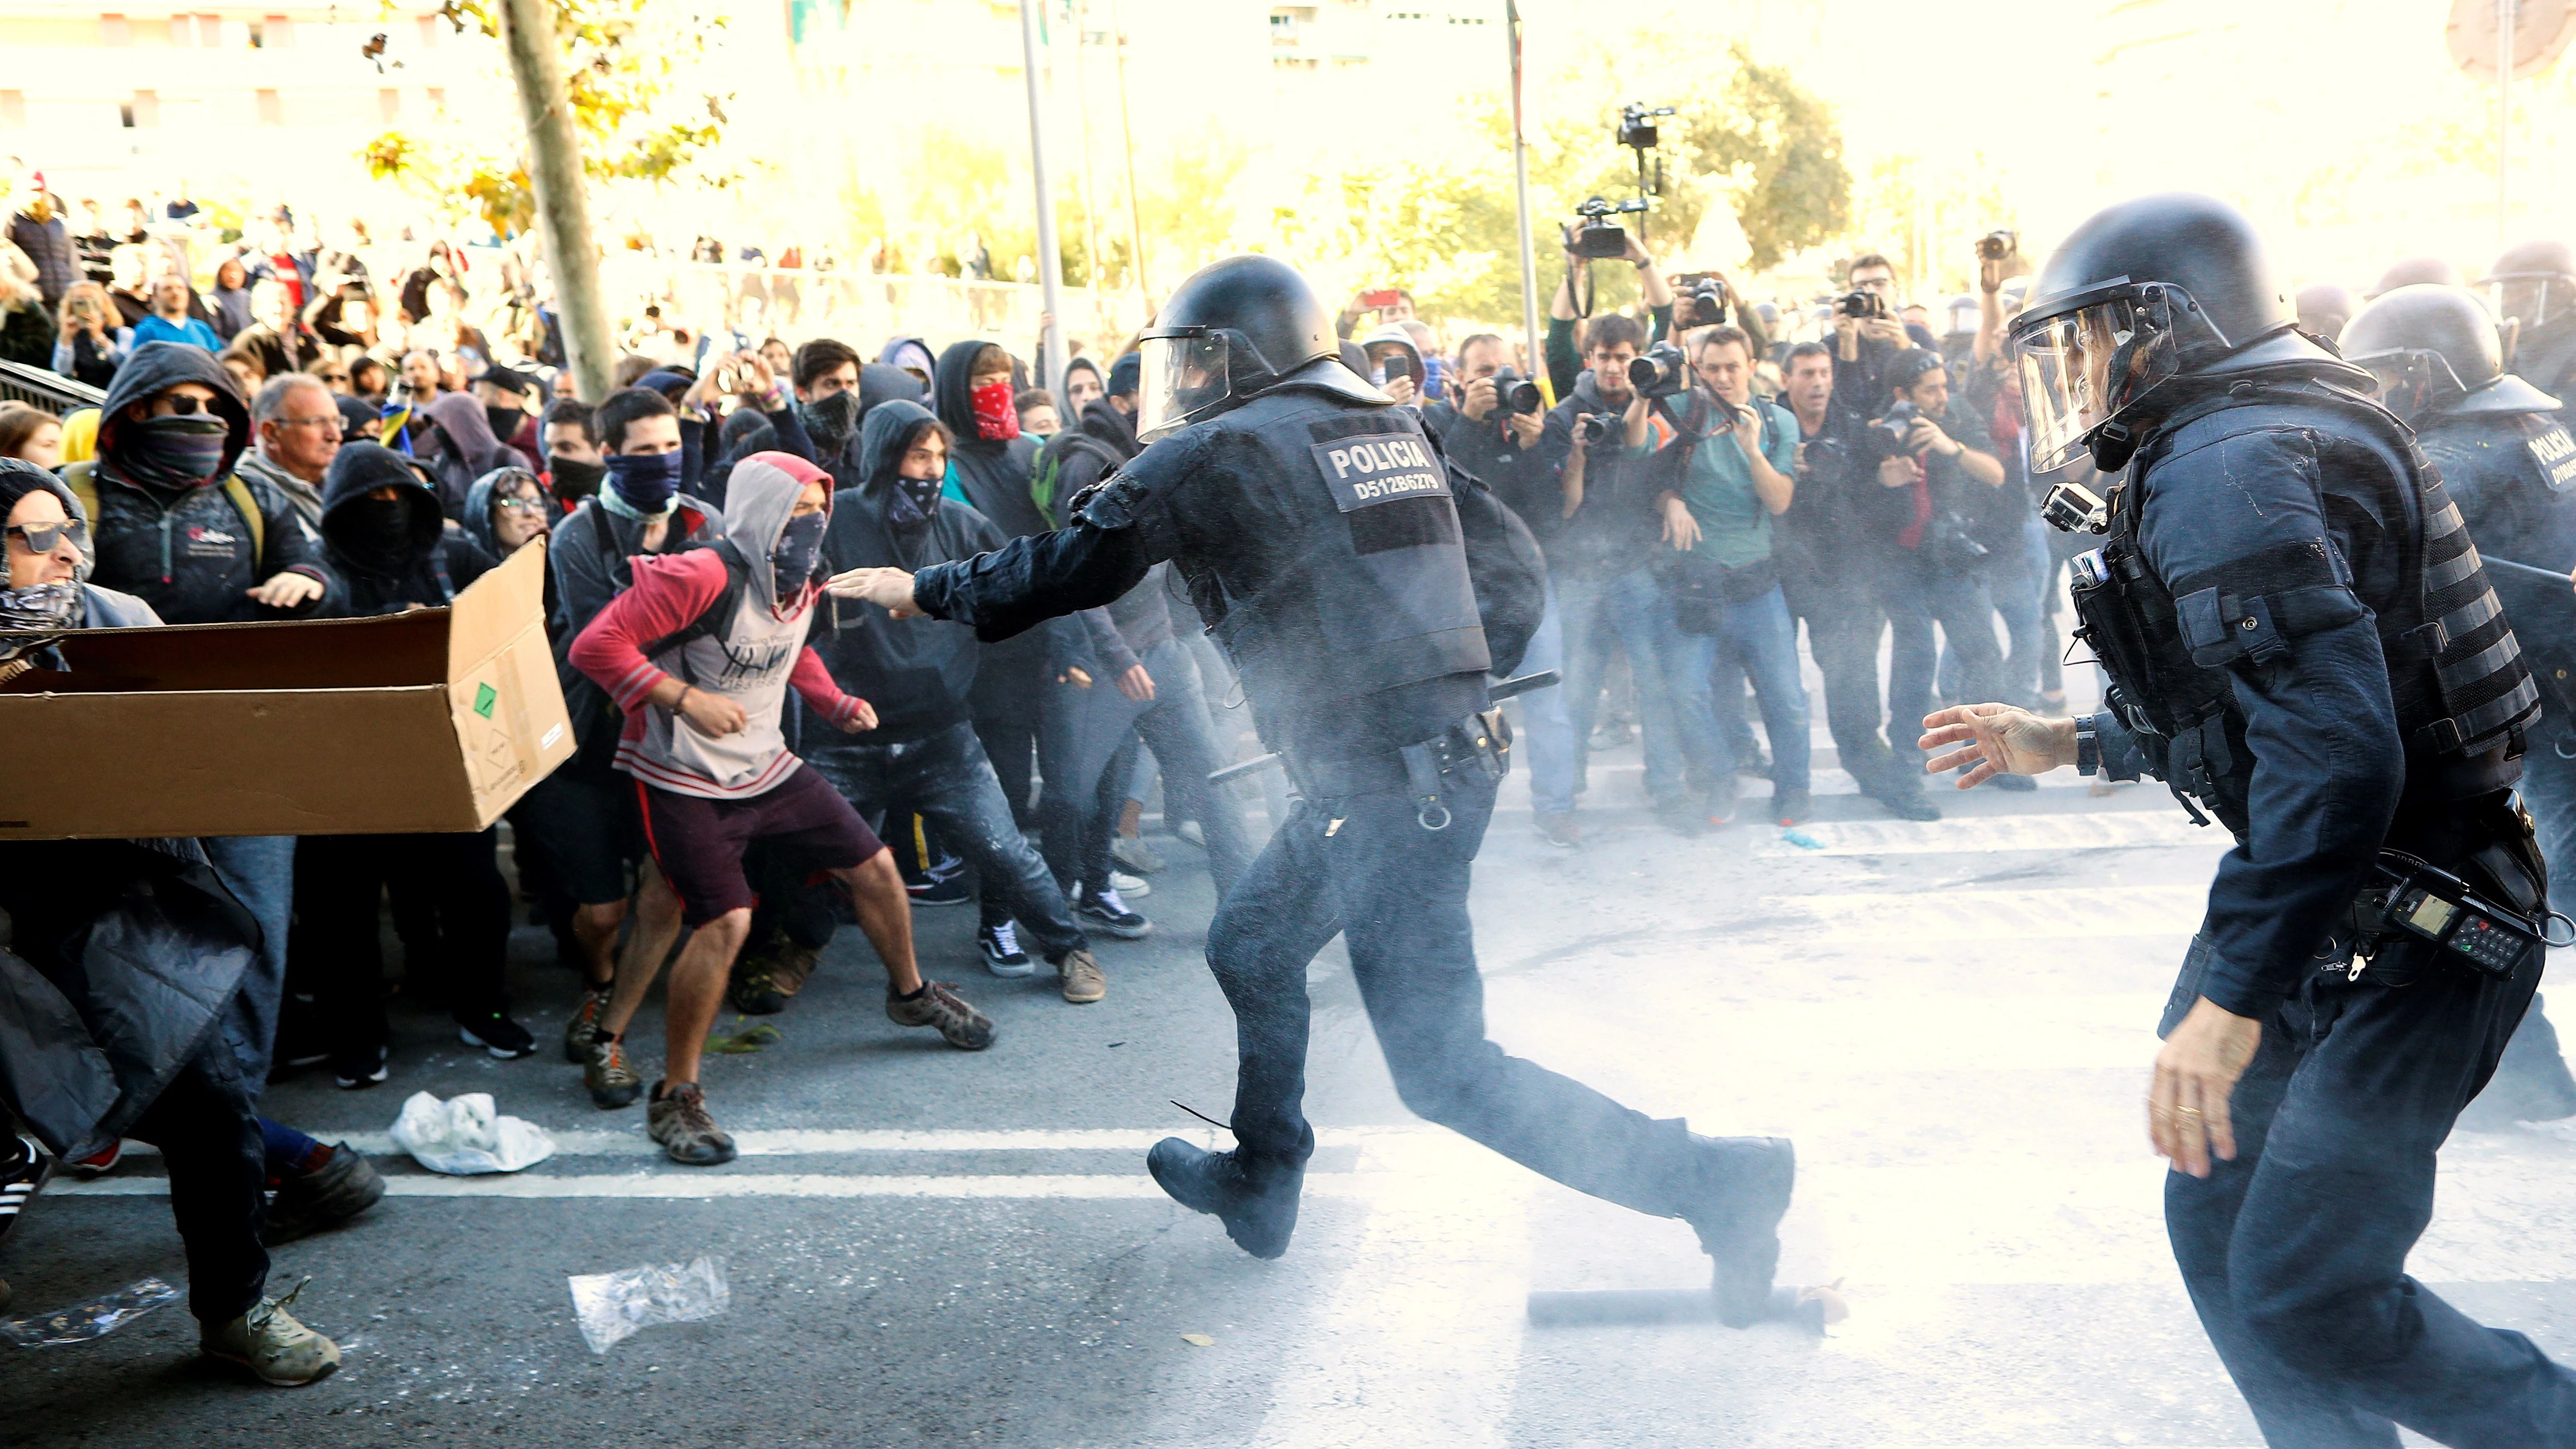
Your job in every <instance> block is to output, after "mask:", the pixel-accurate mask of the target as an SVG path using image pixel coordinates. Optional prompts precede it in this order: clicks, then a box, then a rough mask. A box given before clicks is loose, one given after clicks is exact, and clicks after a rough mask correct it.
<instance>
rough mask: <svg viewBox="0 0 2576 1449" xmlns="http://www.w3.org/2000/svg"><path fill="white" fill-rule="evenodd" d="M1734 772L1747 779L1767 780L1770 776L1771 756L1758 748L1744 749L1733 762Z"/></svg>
mask: <svg viewBox="0 0 2576 1449" xmlns="http://www.w3.org/2000/svg"><path fill="white" fill-rule="evenodd" d="M1735 773H1737V774H1739V775H1742V776H1743V777H1744V778H1746V779H1748V780H1768V779H1770V778H1771V757H1770V756H1769V755H1766V754H1764V753H1762V752H1761V751H1760V750H1758V749H1753V750H1746V751H1744V752H1743V753H1742V757H1741V758H1739V759H1738V760H1737V761H1736V762H1735Z"/></svg>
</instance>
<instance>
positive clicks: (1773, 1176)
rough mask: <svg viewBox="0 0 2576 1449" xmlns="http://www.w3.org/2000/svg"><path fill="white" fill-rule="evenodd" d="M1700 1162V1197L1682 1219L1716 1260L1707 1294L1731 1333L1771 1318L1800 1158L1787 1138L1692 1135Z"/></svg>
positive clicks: (1704, 1249) (1718, 1315) (1685, 1208)
mask: <svg viewBox="0 0 2576 1449" xmlns="http://www.w3.org/2000/svg"><path fill="white" fill-rule="evenodd" d="M1691 1146H1692V1147H1693V1148H1694V1149H1695V1150H1696V1151H1697V1153H1698V1154H1699V1157H1700V1183H1701V1185H1700V1191H1699V1193H1698V1194H1697V1200H1696V1201H1694V1202H1692V1203H1691V1204H1690V1205H1688V1206H1686V1207H1684V1208H1683V1209H1682V1213H1681V1216H1682V1218H1683V1219H1684V1220H1685V1221H1687V1222H1688V1223H1689V1224H1690V1225H1691V1227H1692V1228H1694V1229H1696V1230H1697V1231H1698V1233H1699V1245H1700V1250H1701V1251H1702V1252H1705V1253H1707V1254H1708V1255H1709V1257H1710V1258H1711V1259H1712V1260H1714V1265H1715V1267H1714V1275H1713V1276H1712V1278H1711V1279H1710V1283H1709V1291H1710V1292H1711V1293H1713V1294H1715V1295H1716V1297H1717V1318H1718V1321H1719V1322H1720V1323H1723V1324H1725V1325H1726V1326H1727V1327H1729V1328H1744V1327H1747V1326H1749V1325H1751V1324H1755V1323H1758V1322H1761V1321H1762V1320H1763V1319H1764V1318H1767V1317H1769V1316H1771V1314H1772V1312H1773V1303H1772V1292H1771V1274H1772V1272H1773V1270H1775V1269H1777V1268H1778V1267H1779V1266H1780V1219H1781V1216H1782V1215H1783V1214H1785V1213H1787V1212H1788V1211H1789V1193H1790V1189H1791V1188H1792V1187H1793V1186H1794V1185H1795V1184H1796V1182H1797V1176H1798V1154H1797V1152H1796V1150H1795V1149H1793V1148H1792V1147H1791V1146H1790V1145H1789V1139H1787V1138H1785V1137H1702V1136H1700V1135H1698V1134H1697V1133H1693V1134H1692V1135H1691Z"/></svg>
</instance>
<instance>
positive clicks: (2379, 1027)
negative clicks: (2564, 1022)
mask: <svg viewBox="0 0 2576 1449" xmlns="http://www.w3.org/2000/svg"><path fill="white" fill-rule="evenodd" d="M2210 954H2211V953H2210V948H2209V946H2208V944H2207V942H2206V939H2205V938H2202V939H2196V940H2194V941H2193V942H2192V946H2191V952H2190V954H2189V956H2188V957H2186V958H2185V961H2184V965H2183V971H2182V978H2181V980H2180V981H2179V982H2177V983H2176V985H2175V987H2174V997H2173V1000H2172V1002H2171V1003H2169V1004H2168V1006H2167V1009H2166V1012H2165V1020H2164V1022H2163V1024H2162V1027H2161V1030H2163V1031H2170V1030H2172V1028H2173V1025H2174V1023H2176V1022H2178V1021H2180V1020H2181V1018H2182V1016H2183V1013H2184V1012H2185V1011H2187V1010H2188V1009H2189V1008H2190V1005H2191V1003H2192V1001H2193V1000H2194V999H2195V998H2197V997H2198V995H2199V994H2200V992H2199V981H2200V976H2201V973H2202V972H2203V971H2204V970H2205V969H2206V966H2207V963H2208V961H2209V958H2210ZM2538 976H2539V972H2538V970H2537V969H2526V970H2525V971H2524V972H2523V973H2522V975H2520V976H2519V977H2517V978H2516V979H2515V980H2512V981H2498V980H2494V979H2492V978H2489V977H2484V976H2473V975H2470V974H2466V973H2453V972H2449V971H2442V970H2436V971H2432V972H2429V973H2428V974H2426V975H2425V976H2423V977H2421V978H2419V979H2417V980H2416V981H2414V982H2413V983H2411V984H2409V985H2405V986H2383V985H2376V984H2371V983H2353V982H2349V981H2347V980H2346V979H2345V977H2344V975H2343V973H2341V972H2334V973H2331V974H2326V975H2319V976H2312V977H2310V978H2309V979H2308V981H2307V982H2306V983H2305V984H2303V985H2302V986H2301V987H2300V988H2299V989H2298V990H2297V991H2296V992H2294V993H2292V994H2291V996H2290V997H2289V999H2288V1000H2286V1001H2285V1002H2283V1003H2282V1005H2281V1007H2280V1009H2279V1010H2277V1011H2276V1012H2274V1013H2273V1015H2272V1018H2271V1019H2270V1020H2269V1021H2266V1022H2265V1023H2264V1024H2263V1039H2262V1043H2261V1045H2260V1047H2259V1048H2258V1049H2257V1050H2256V1052H2255V1056H2254V1060H2253V1063H2252V1064H2251V1065H2250V1066H2249V1067H2248V1068H2247V1069H2246V1072H2245V1075H2244V1076H2243V1077H2242V1078H2241V1079H2239V1080H2238V1082H2237V1084H2236V1090H2235V1094H2234V1096H2233V1097H2231V1098H2230V1100H2229V1108H2228V1110H2229V1116H2230V1117H2231V1119H2232V1120H2233V1122H2234V1124H2235V1129H2236V1158H2235V1160H2234V1161H2232V1162H2222V1161H2213V1162H2212V1163H2211V1164H2210V1175H2209V1176H2208V1177H2207V1178H2195V1177H2191V1176H2189V1175H2188V1174H2185V1173H2180V1172H2175V1173H2169V1174H2167V1175H2166V1178H2165V1226H2166V1231H2167V1233H2168V1235H2169V1236H2170V1237H2171V1239H2172V1242H2173V1250H2174V1259H2175V1261H2176V1262H2177V1263H2178V1264H2179V1265H2180V1266H2181V1268H2182V1275H2183V1282H2184V1284H2185V1285H2186V1286H2187V1287H2188V1288H2189V1289H2190V1291H2191V1298H2192V1306H2193V1307H2194V1308H2196V1309H2197V1310H2198V1311H2199V1313H2200V1321H2201V1324H2202V1326H2203V1327H2205V1328H2206V1329H2207V1330H2208V1332H2209V1338H2210V1342H2211V1343H2212V1344H2213V1345H2214V1346H2215V1347H2216V1348H2217V1350H2218V1356H2219V1358H2220V1359H2221V1360H2222V1361H2224V1362H2225V1363H2226V1365H2227V1371H2228V1373H2229V1374H2230V1375H2232V1376H2233V1377H2234V1378H2235V1380H2236V1386H2237V1388H2238V1390H2239V1391H2241V1392H2242V1393H2243V1394H2244V1395H2245V1401H2246V1403H2247V1405H2248V1406H2249V1407H2251V1408H2252V1409H2253V1411H2254V1418H2255V1421H2256V1423H2258V1424H2259V1425H2260V1426H2261V1427H2262V1430H2263V1437H2264V1440H2265V1442H2266V1443H2268V1444H2270V1445H2271V1446H2272V1449H2396V1445H2397V1443H2398V1438H2397V1431H2396V1430H2395V1429H2394V1428H2392V1427H2391V1421H2392V1420H2393V1421H2395V1422H2396V1423H2399V1424H2403V1425H2405V1426H2406V1427H2408V1428H2410V1429H2413V1430H2415V1431H2416V1432H2418V1433H2421V1434H2424V1435H2426V1436H2428V1437H2430V1438H2433V1439H2436V1440H2438V1441H2440V1442H2441V1443H2444V1444H2448V1445H2452V1446H2455V1449H2548V1446H2559V1445H2576V1375H2571V1374H2569V1373H2568V1371H2567V1370H2565V1369H2563V1368H2561V1367H2559V1366H2558V1365H2557V1364H2555V1363H2552V1362H2551V1361H2550V1360H2549V1359H2548V1357H2547V1356H2546V1355H2544V1354H2542V1353H2541V1351H2540V1350H2539V1349H2538V1348H2537V1347H2536V1346H2534V1345H2533V1343H2532V1342H2531V1340H2530V1339H2528V1338H2525V1337H2524V1336H2523V1335H2521V1334H2519V1333H2514V1332H2511V1331H2509V1330H2505V1329H2494V1328H2485V1327H2482V1326H2480V1325H2479V1324H2477V1323H2474V1322H2472V1321H2470V1319H2469V1318H2468V1317H2467V1316H2466V1315H2464V1314H2462V1313H2461V1312H2460V1311H2459V1310H2458V1309H2456V1308H2453V1307H2452V1306H2451V1305H2449V1304H2448V1303H2445V1302H2443V1301H2442V1300H2441V1299H2439V1298H2437V1297H2435V1296H2434V1295H2433V1294H2432V1293H2431V1292H2430V1291H2429V1290H2427V1289H2426V1288H2425V1287H2424V1286H2423V1285H2422V1284H2420V1283H2418V1282H2416V1281H2415V1280H2414V1279H2412V1278H2410V1277H2408V1276H2406V1255H2407V1253H2408V1251H2409V1250H2411V1249H2412V1248H2413V1247H2414V1245H2415V1240H2416V1239H2417V1238H2418V1237H2420V1236H2421V1235H2422V1234H2423V1231H2424V1227H2425V1224H2426V1223H2428V1222H2430V1221H2431V1220H2432V1215H2433V1174H2434V1166H2435V1164H2434V1153H2435V1150H2436V1149H2437V1148H2439V1147H2440V1146H2441V1144H2442V1139H2443V1138H2444V1137H2446V1136H2448V1135H2449V1133H2450V1130H2451V1122H2452V1119H2453V1118H2455V1117H2457V1116H2458V1115H2459V1113H2460V1109H2461V1108H2462V1107H2464V1106H2466V1105H2467V1104H2468V1102H2469V1099H2470V1098H2472V1097H2474V1096H2476V1095H2477V1093H2478V1090H2479V1089H2480V1088H2481V1087H2483V1086H2485V1085H2486V1082H2487V1078H2488V1076H2489V1075H2490V1074H2491V1073H2493V1072H2494V1070H2495V1065H2496V1059H2497V1057H2498V1056H2499V1055H2501V1054H2502V1052H2503V1051H2504V1045H2505V1041H2506V1039H2507V1038H2509V1037H2511V1036H2512V1035H2513V1030H2514V1027H2515V1024H2516V1023H2518V1022H2520V1021H2521V1020H2522V1015H2523V1011H2524V1008H2525V1007H2526V1006H2527V1005H2528V1004H2529V1003H2530V1001H2531V995H2532V989H2533V987H2534V986H2535V985H2537V984H2538Z"/></svg>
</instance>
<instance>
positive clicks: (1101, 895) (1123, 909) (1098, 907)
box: [1073, 886, 1154, 941]
mask: <svg viewBox="0 0 2576 1449" xmlns="http://www.w3.org/2000/svg"><path fill="white" fill-rule="evenodd" d="M1073 913H1074V914H1075V915H1076V916H1079V917H1081V919H1082V923H1083V924H1084V925H1086V926H1095V927H1097V928H1099V929H1101V930H1103V931H1107V932H1108V933H1109V934H1110V935H1113V936H1116V937H1117V938H1118V939H1119V940H1121V941H1141V940H1143V939H1145V938H1146V937H1147V936H1150V935H1152V934H1154V923H1153V922H1151V921H1149V920H1146V919H1145V918H1144V917H1143V916H1140V915H1138V914H1136V913H1135V912H1134V911H1131V910H1129V909H1127V903H1126V902H1125V901H1123V900H1121V899H1119V897H1118V888H1117V887H1116V886H1111V887H1110V888H1109V889H1107V890H1103V891H1088V892H1085V893H1084V894H1083V895H1082V896H1081V897H1080V898H1079V899H1078V901H1077V902H1076V903H1075V905H1074V909H1073Z"/></svg>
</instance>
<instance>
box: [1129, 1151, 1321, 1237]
mask: <svg viewBox="0 0 2576 1449" xmlns="http://www.w3.org/2000/svg"><path fill="white" fill-rule="evenodd" d="M1314 1150H1315V1132H1314V1129H1313V1128H1311V1127H1310V1128H1308V1129H1307V1130H1306V1141H1305V1144H1304V1146H1303V1149H1302V1150H1300V1151H1299V1152H1298V1154H1297V1156H1296V1157H1295V1158H1293V1159H1289V1158H1279V1157H1270V1156H1261V1155H1255V1154H1252V1153H1247V1152H1244V1151H1243V1150H1241V1149H1240V1148H1238V1149H1236V1150H1235V1151H1232V1152H1210V1151H1208V1150H1207V1149H1205V1148H1202V1147H1193V1146H1191V1145H1190V1144H1189V1143H1187V1142H1184V1141H1182V1140H1181V1139H1179V1138H1178V1137H1166V1138H1164V1139H1163V1140H1162V1141H1160V1142H1157V1143H1155V1144H1154V1150H1153V1151H1151V1152H1148V1153H1146V1154H1145V1167H1146V1169H1147V1170H1148V1171H1150V1172H1152V1173H1153V1174H1154V1181H1156V1182H1157V1183H1160V1184H1162V1188H1163V1191H1165V1192H1167V1193H1170V1194H1171V1195H1172V1200H1173V1201H1174V1202H1177V1203H1179V1204H1180V1205H1181V1206H1183V1207H1185V1208H1189V1209H1191V1210H1192V1211H1194V1212H1203V1213H1214V1214H1216V1216H1217V1218H1218V1220H1220V1221H1222V1222H1223V1223H1224V1224H1225V1235H1226V1236H1227V1237H1229V1238H1232V1239H1234V1245H1235V1246H1236V1247H1238V1248H1241V1249H1243V1251H1245V1252H1247V1253H1250V1254H1251V1255H1252V1256H1254V1257H1256V1258H1276V1257H1278V1256H1279V1255H1280V1254H1282V1253H1285V1252H1287V1251H1288V1238H1289V1235H1290V1234H1292V1233H1294V1232H1296V1231H1297V1194H1298V1191H1299V1190H1300V1189H1301V1188H1302V1187H1303V1186H1304V1185H1305V1181H1306V1159H1307V1158H1308V1157H1309V1156H1311V1155H1312V1154H1313V1153H1314Z"/></svg>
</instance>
